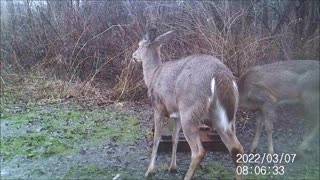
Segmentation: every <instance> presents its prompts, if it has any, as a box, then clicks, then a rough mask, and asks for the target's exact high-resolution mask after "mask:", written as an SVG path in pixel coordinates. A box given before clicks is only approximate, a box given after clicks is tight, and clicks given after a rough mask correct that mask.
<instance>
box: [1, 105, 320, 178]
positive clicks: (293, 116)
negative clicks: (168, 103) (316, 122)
mask: <svg viewBox="0 0 320 180" xmlns="http://www.w3.org/2000/svg"><path fill="white" fill-rule="evenodd" d="M35 107H37V108H36V109H38V110H37V111H35V110H34V109H35ZM95 108H97V110H96V109H94V108H91V107H90V106H83V105H79V104H77V103H70V102H55V103H52V104H49V105H48V104H46V103H44V104H37V105H30V104H26V103H23V102H21V103H19V102H17V103H15V104H14V105H12V106H5V107H3V108H1V109H2V110H1V179H144V177H143V176H144V173H145V170H146V168H147V166H148V163H149V159H150V155H151V146H152V133H151V129H152V127H153V119H152V117H153V116H152V111H151V106H150V105H149V104H148V102H147V101H143V102H130V103H129V102H121V103H116V104H113V105H104V106H100V107H95ZM73 110H75V111H76V112H77V113H74V112H73ZM106 110H108V113H109V111H110V113H109V114H106V116H105V117H104V116H103V117H100V115H99V114H102V113H103V112H105V111H106ZM33 111H34V112H35V113H32V114H30V113H31V112H33ZM62 112H66V113H65V114H63V113H62ZM83 112H86V113H85V114H83ZM114 112H116V113H114ZM57 113H62V114H58V115H57ZM110 114H111V115H110ZM301 114H302V111H301V107H299V106H291V105H290V106H288V105H287V106H283V107H279V109H278V116H279V118H278V120H277V121H275V124H274V127H275V128H274V134H273V137H274V138H273V139H274V149H275V153H278V154H281V153H290V154H293V153H295V148H296V146H297V145H298V144H299V143H301V141H302V136H303V133H304V128H302V127H303V117H302V115H301ZM22 115H24V116H22ZM46 117H48V120H47V121H46ZM118 117H120V118H118ZM122 117H123V118H122ZM99 118H100V119H101V122H102V123H101V122H100V121H98V120H97V121H98V122H96V121H95V120H96V119H99ZM22 119H25V121H26V122H28V123H20V121H22ZM53 119H55V120H56V121H59V120H62V119H63V120H64V123H66V124H63V125H59V123H58V124H48V123H49V122H50V123H52V122H53ZM65 119H67V120H65ZM109 119H111V120H114V121H113V122H115V123H118V124H108V123H109V122H110V123H111V121H109ZM92 121H94V122H95V123H96V124H95V125H92V124H91V123H92ZM18 122H19V123H18ZM128 122H130V123H131V124H130V125H128V124H127V123H128ZM77 123H80V126H78V125H77V126H75V125H76V124H77ZM82 125H83V126H87V127H86V129H85V131H84V130H83V129H81V128H83V127H82ZM104 125H106V127H105V129H106V130H104V129H101V126H104ZM53 126H57V128H53ZM236 126H237V136H238V139H239V140H240V142H241V144H242V145H243V147H244V149H245V152H246V153H249V152H248V149H249V147H250V144H251V141H252V139H253V136H254V133H255V122H254V113H246V112H244V111H242V110H240V111H239V112H238V114H237V123H236ZM68 127H70V128H71V129H75V130H77V131H76V132H75V131H71V133H69V131H68ZM122 127H125V128H122ZM64 128H65V129H64ZM70 128H69V129H70ZM118 128H119V130H118ZM61 129H63V131H65V133H63V132H62V135H61V133H60V131H61ZM100 131H101V132H100ZM41 133H43V135H44V136H45V137H44V140H43V144H41V143H40V142H42V139H40V140H38V139H36V138H35V137H38V136H36V135H38V134H41ZM59 133H60V134H59ZM68 133H69V134H68ZM66 134H67V135H69V136H66ZM24 136H26V137H28V138H29V139H28V138H23V140H22V141H20V139H19V141H18V140H17V139H18V138H21V137H24ZM30 137H32V138H31V142H27V140H30ZM128 137H130V138H128ZM26 139H27V140H26ZM34 141H39V143H40V145H38V144H36V145H35V142H34ZM14 143H16V145H17V147H16V146H13V145H15V144H14ZM19 143H21V144H19ZM70 144H71V145H70ZM314 144H315V145H314V146H313V148H311V150H310V152H309V153H308V156H307V157H305V158H300V159H296V160H295V161H294V162H291V163H284V164H281V165H283V166H284V167H285V174H284V175H278V176H276V175H264V176H263V175H260V176H255V175H248V176H245V178H247V179H318V178H319V160H318V159H319V148H318V147H319V139H317V140H316V141H314ZM9 147H10V148H11V149H10V148H9ZM28 147H29V149H27V150H24V149H23V148H28ZM50 148H51V149H50ZM266 152H267V146H266V136H265V133H263V135H262V137H261V139H260V143H259V145H258V149H257V153H259V154H262V153H266ZM170 158H171V153H158V156H157V160H156V166H157V172H156V174H155V176H154V177H153V178H152V179H183V176H184V174H185V173H186V171H187V169H188V166H189V163H190V158H191V154H190V153H181V152H179V153H177V166H178V173H175V174H173V173H169V172H168V171H167V168H168V165H169V163H170ZM264 165H265V166H273V165H275V164H264ZM278 165H280V164H278ZM233 175H234V168H233V164H232V162H231V158H230V156H229V154H228V153H227V152H208V153H207V154H206V157H205V159H204V160H203V162H202V163H201V167H200V169H198V170H197V172H196V174H195V177H194V179H232V178H233Z"/></svg>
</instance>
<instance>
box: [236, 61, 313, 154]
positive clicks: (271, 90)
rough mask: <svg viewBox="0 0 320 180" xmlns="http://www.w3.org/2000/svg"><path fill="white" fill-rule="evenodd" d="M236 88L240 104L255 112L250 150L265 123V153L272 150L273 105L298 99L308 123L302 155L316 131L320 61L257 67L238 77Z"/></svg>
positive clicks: (302, 145)
mask: <svg viewBox="0 0 320 180" xmlns="http://www.w3.org/2000/svg"><path fill="white" fill-rule="evenodd" d="M238 87H239V95H240V102H239V105H240V107H245V108H247V109H251V110H257V112H258V114H257V117H256V134H255V137H254V139H253V142H252V146H251V148H250V151H251V152H254V151H255V150H256V147H257V145H258V141H259V137H260V134H261V130H262V127H263V125H264V126H265V130H266V133H267V141H268V153H270V154H273V153H274V149H273V142H272V131H273V120H275V118H276V117H275V116H276V114H275V110H276V106H277V105H278V104H279V103H282V102H289V103H292V102H300V103H301V104H302V105H303V107H304V117H305V121H306V124H309V125H311V126H310V127H309V129H310V130H308V131H309V133H307V136H306V137H305V140H304V141H303V142H302V144H301V145H300V146H299V148H298V153H301V154H303V151H304V150H306V148H308V146H309V144H310V142H311V141H312V139H314V138H315V137H317V135H318V134H319V61H313V60H291V61H281V62H277V63H273V64H267V65H262V66H256V67H254V68H252V69H250V70H249V71H247V72H245V73H244V74H243V75H242V76H241V77H240V79H239V80H238ZM318 137H319V136H318Z"/></svg>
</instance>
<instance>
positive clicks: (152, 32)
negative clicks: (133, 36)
mask: <svg viewBox="0 0 320 180" xmlns="http://www.w3.org/2000/svg"><path fill="white" fill-rule="evenodd" d="M156 34H157V29H156V28H151V29H149V30H148V31H147V32H146V33H145V35H144V40H146V41H148V42H150V43H151V42H153V41H154V39H155V38H156Z"/></svg>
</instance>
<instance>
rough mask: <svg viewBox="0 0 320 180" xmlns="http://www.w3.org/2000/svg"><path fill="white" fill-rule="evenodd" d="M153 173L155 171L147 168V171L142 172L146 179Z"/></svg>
mask: <svg viewBox="0 0 320 180" xmlns="http://www.w3.org/2000/svg"><path fill="white" fill-rule="evenodd" d="M154 175H155V171H154V170H153V169H148V170H147V172H146V173H145V174H144V177H145V178H147V179H148V178H151V177H152V176H154Z"/></svg>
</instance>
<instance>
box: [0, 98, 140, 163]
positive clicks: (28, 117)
mask: <svg viewBox="0 0 320 180" xmlns="http://www.w3.org/2000/svg"><path fill="white" fill-rule="evenodd" d="M7 107H8V106H7ZM11 107H12V108H11V109H6V110H4V111H2V113H1V114H2V115H1V120H2V121H3V122H2V124H1V126H6V131H3V132H9V131H10V130H12V131H13V130H15V131H16V134H13V135H11V136H6V134H1V152H2V158H3V159H4V160H8V159H10V158H12V157H13V156H15V155H18V154H21V155H24V156H26V157H28V158H39V157H43V156H44V157H48V156H50V155H53V154H61V153H73V152H77V151H79V150H80V149H81V148H83V147H85V146H89V145H92V144H97V143H99V142H107V141H108V140H109V141H110V138H112V140H113V141H117V143H125V144H127V145H131V144H134V143H135V142H136V140H138V139H139V138H141V137H143V136H144V133H143V132H142V131H141V130H140V127H139V122H138V120H137V119H136V118H135V117H132V116H130V115H128V114H126V113H124V112H121V111H115V110H104V109H100V108H98V107H93V108H90V109H88V108H86V109H85V108H81V106H79V105H76V104H73V103H71V104H62V103H60V104H46V105H45V104H44V105H34V106H32V107H27V106H23V107H15V106H11Z"/></svg>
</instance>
